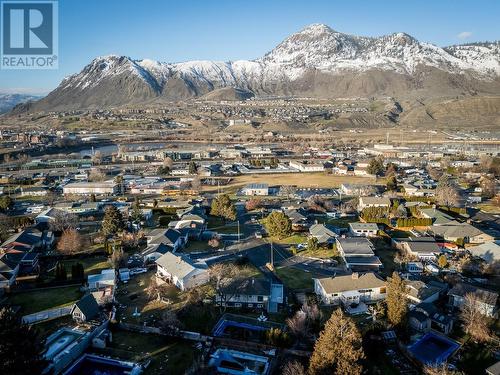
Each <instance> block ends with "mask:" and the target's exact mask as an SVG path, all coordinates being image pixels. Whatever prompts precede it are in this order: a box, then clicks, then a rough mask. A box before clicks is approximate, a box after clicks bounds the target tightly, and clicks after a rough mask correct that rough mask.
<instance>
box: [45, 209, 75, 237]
mask: <svg viewBox="0 0 500 375" xmlns="http://www.w3.org/2000/svg"><path fill="white" fill-rule="evenodd" d="M77 226H78V216H76V215H75V214H72V213H69V212H65V211H59V210H58V211H56V212H55V214H54V216H53V220H51V221H50V229H51V230H53V231H57V232H62V231H64V230H66V229H75V228H76V227H77Z"/></svg>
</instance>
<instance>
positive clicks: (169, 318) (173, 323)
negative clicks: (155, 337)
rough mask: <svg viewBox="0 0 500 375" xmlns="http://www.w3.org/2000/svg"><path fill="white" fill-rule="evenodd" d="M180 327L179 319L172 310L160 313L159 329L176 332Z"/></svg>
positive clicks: (167, 332)
mask: <svg viewBox="0 0 500 375" xmlns="http://www.w3.org/2000/svg"><path fill="white" fill-rule="evenodd" d="M181 328H182V323H181V321H180V320H179V319H178V318H177V314H176V313H175V312H174V311H172V310H166V311H165V312H164V313H163V314H161V320H160V329H161V330H162V332H164V333H166V334H176V333H177V332H179V330H180V329H181Z"/></svg>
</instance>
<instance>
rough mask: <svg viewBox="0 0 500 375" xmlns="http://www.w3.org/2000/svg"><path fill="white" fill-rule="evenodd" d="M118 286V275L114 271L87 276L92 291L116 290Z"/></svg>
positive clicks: (104, 271)
mask: <svg viewBox="0 0 500 375" xmlns="http://www.w3.org/2000/svg"><path fill="white" fill-rule="evenodd" d="M115 285H116V273H115V270H114V269H111V268H109V269H105V270H102V271H101V273H98V274H95V275H88V276H87V286H88V289H89V290H90V291H99V290H104V289H111V290H114V288H115Z"/></svg>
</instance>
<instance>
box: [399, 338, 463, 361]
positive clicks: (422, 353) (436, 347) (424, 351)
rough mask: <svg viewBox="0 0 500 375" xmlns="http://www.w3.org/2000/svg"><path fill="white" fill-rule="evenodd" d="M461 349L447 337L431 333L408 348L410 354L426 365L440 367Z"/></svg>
mask: <svg viewBox="0 0 500 375" xmlns="http://www.w3.org/2000/svg"><path fill="white" fill-rule="evenodd" d="M459 347H460V345H459V344H458V343H457V342H455V341H453V340H451V339H449V338H448V337H445V336H440V335H437V334H434V333H432V332H429V333H427V334H425V335H424V336H423V337H421V338H420V339H419V340H418V341H417V342H415V343H414V344H413V345H410V346H409V347H408V351H409V352H410V354H411V355H412V356H413V357H414V358H415V359H417V360H418V361H419V362H420V363H422V364H424V365H440V364H441V363H443V362H446V361H447V360H448V358H449V357H450V356H451V355H452V354H453V353H454V352H455V351H456V350H457V349H458V348H459Z"/></svg>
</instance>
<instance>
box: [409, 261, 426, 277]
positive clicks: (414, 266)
mask: <svg viewBox="0 0 500 375" xmlns="http://www.w3.org/2000/svg"><path fill="white" fill-rule="evenodd" d="M406 271H407V272H409V273H413V274H415V273H422V272H424V265H423V264H422V262H408V263H406Z"/></svg>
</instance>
